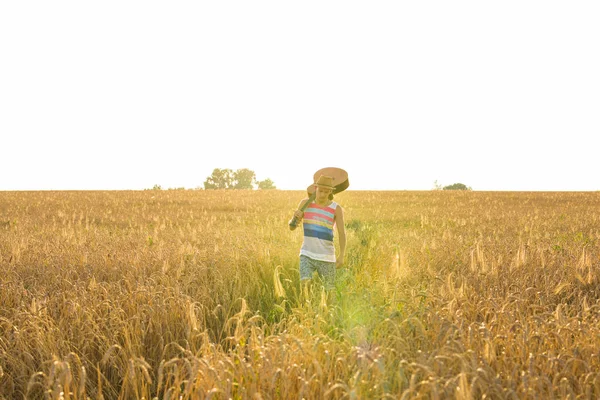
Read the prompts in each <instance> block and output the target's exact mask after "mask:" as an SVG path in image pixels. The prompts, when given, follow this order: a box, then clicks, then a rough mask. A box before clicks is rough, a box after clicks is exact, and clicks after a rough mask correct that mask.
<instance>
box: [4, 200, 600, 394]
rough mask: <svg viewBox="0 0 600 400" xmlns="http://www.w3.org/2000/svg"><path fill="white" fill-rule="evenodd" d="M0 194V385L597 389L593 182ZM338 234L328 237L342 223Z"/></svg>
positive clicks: (58, 389) (112, 390) (119, 390)
mask: <svg viewBox="0 0 600 400" xmlns="http://www.w3.org/2000/svg"><path fill="white" fill-rule="evenodd" d="M301 196H302V192H285V191H264V192H258V191H144V192H0V269H1V272H2V273H1V274H0V398H5V399H21V398H49V399H58V398H65V399H86V398H91V399H99V398H104V399H117V398H121V399H132V398H146V399H152V398H159V399H167V398H171V399H197V398H199V399H202V398H213V399H229V398H233V399H238V398H240V399H246V398H251V399H261V398H262V399H292V398H294V399H297V398H307V399H320V398H348V399H363V398H374V399H381V398H433V399H436V398H437V399H447V398H457V399H471V398H492V399H505V398H507V399H509V398H512V399H523V398H531V399H534V398H539V399H551V398H561V399H562V398H571V399H576V398H586V399H594V398H599V397H600V321H599V317H600V302H599V299H600V290H599V282H600V279H599V277H598V272H599V269H600V262H599V258H598V257H599V255H600V253H599V247H598V246H599V239H600V193H484V192H469V193H465V192H462V193H461V192H433V191H432V192H353V191H349V192H346V193H342V194H340V195H339V196H336V198H337V200H338V201H339V202H340V203H341V204H342V205H343V206H344V208H345V211H346V223H347V231H348V251H347V269H342V270H338V279H337V287H336V289H335V292H333V293H331V294H330V296H329V297H328V296H326V295H325V294H324V293H323V292H322V291H321V290H320V288H319V286H318V284H316V283H315V285H314V286H313V288H312V294H311V296H310V298H308V299H304V298H301V297H300V293H299V281H298V271H297V268H298V250H299V247H300V244H301V241H302V236H301V230H297V231H294V232H290V231H289V230H288V228H287V221H288V219H289V218H290V216H291V214H292V212H293V208H294V206H295V205H297V203H298V200H299V199H300V198H301ZM336 240H337V239H336Z"/></svg>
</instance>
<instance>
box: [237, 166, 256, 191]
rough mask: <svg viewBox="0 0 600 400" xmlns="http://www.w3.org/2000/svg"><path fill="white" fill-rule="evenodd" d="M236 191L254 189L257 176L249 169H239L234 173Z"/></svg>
mask: <svg viewBox="0 0 600 400" xmlns="http://www.w3.org/2000/svg"><path fill="white" fill-rule="evenodd" d="M233 180H234V182H235V184H234V186H233V188H234V189H254V184H255V183H256V174H255V173H254V171H251V170H249V169H248V168H242V169H238V170H237V171H235V172H234V173H233Z"/></svg>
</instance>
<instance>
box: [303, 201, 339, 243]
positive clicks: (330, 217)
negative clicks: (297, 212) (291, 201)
mask: <svg viewBox="0 0 600 400" xmlns="http://www.w3.org/2000/svg"><path fill="white" fill-rule="evenodd" d="M334 217H335V210H334V209H333V208H331V207H327V206H321V205H318V204H316V203H312V204H311V205H309V206H308V208H307V209H306V211H305V212H304V236H308V237H314V238H319V239H323V240H328V241H333V223H334Z"/></svg>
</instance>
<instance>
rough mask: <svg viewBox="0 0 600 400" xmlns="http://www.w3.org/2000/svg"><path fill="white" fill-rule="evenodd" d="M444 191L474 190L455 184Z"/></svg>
mask: <svg viewBox="0 0 600 400" xmlns="http://www.w3.org/2000/svg"><path fill="white" fill-rule="evenodd" d="M444 190H472V189H471V188H470V187H469V186H467V185H465V184H464V183H453V184H452V185H448V186H444Z"/></svg>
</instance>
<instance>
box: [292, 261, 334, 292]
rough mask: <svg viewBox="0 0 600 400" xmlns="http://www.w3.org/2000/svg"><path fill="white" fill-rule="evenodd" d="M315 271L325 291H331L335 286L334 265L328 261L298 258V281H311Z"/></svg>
mask: <svg viewBox="0 0 600 400" xmlns="http://www.w3.org/2000/svg"><path fill="white" fill-rule="evenodd" d="M315 271H317V273H318V274H319V276H320V277H321V279H322V280H323V285H324V286H325V288H326V289H333V288H334V286H335V263H334V262H328V261H320V260H314V259H312V258H310V257H307V256H305V255H301V256H300V280H301V281H304V280H307V279H311V278H312V276H313V274H314V272H315Z"/></svg>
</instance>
